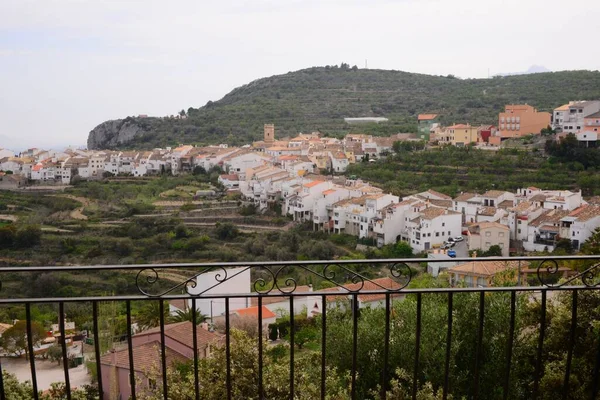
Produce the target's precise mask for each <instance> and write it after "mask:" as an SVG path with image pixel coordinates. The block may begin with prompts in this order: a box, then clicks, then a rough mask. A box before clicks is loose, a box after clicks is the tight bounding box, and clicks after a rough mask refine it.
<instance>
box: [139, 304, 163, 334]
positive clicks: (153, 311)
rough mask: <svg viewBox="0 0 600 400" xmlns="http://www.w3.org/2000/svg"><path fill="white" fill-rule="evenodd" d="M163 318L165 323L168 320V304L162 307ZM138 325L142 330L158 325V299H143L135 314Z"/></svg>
mask: <svg viewBox="0 0 600 400" xmlns="http://www.w3.org/2000/svg"><path fill="white" fill-rule="evenodd" d="M163 318H164V321H165V323H166V322H167V321H168V320H169V306H168V305H167V306H165V307H163ZM136 321H137V323H138V326H139V327H140V329H142V330H146V329H150V328H154V327H156V326H159V325H160V304H159V302H158V301H145V302H144V305H143V306H142V307H141V308H140V309H139V311H138V313H137V315H136Z"/></svg>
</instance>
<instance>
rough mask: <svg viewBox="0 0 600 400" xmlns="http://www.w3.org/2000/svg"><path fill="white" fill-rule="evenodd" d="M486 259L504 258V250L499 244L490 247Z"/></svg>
mask: <svg viewBox="0 0 600 400" xmlns="http://www.w3.org/2000/svg"><path fill="white" fill-rule="evenodd" d="M485 257H502V248H501V247H500V246H498V245H497V244H495V245H493V246H490V248H489V249H488V251H486V252H485Z"/></svg>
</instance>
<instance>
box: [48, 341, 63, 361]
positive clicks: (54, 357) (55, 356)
mask: <svg viewBox="0 0 600 400" xmlns="http://www.w3.org/2000/svg"><path fill="white" fill-rule="evenodd" d="M46 355H47V356H48V358H49V359H50V361H56V362H58V365H60V363H61V361H62V359H63V353H62V348H61V346H60V345H58V344H55V345H54V346H51V347H49V348H48V350H47V351H46Z"/></svg>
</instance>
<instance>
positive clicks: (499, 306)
mask: <svg viewBox="0 0 600 400" xmlns="http://www.w3.org/2000/svg"><path fill="white" fill-rule="evenodd" d="M599 261H600V256H562V257H517V258H514V257H513V258H502V257H491V258H476V259H473V258H464V259H461V258H455V259H449V260H443V259H385V260H329V261H295V262H261V263H259V262H249V263H207V264H157V265H155V264H144V265H107V266H46V267H22V266H20V267H16V266H15V267H1V268H0V280H1V281H2V284H3V285H2V287H3V288H4V289H3V290H1V291H0V296H2V294H3V293H4V297H3V298H0V306H1V308H7V307H12V308H13V311H14V308H15V307H17V308H18V307H22V308H23V309H24V315H25V322H26V327H25V329H26V335H25V339H24V340H25V345H24V352H25V354H28V355H30V357H29V369H30V372H31V398H33V399H38V398H41V394H40V393H41V391H40V389H43V388H42V387H41V385H40V380H39V379H38V375H37V374H39V373H41V372H40V371H39V370H38V369H37V368H36V364H38V363H39V362H40V361H39V360H38V359H36V357H35V354H36V352H39V351H36V347H38V344H37V343H36V336H35V333H34V329H33V325H34V324H35V323H36V322H35V316H34V315H33V308H34V307H37V306H39V305H44V304H45V305H48V304H54V305H56V306H57V318H58V321H59V329H58V333H59V337H60V338H61V340H59V341H58V344H59V347H60V351H61V353H62V366H61V368H62V370H63V371H62V372H63V375H64V379H63V382H64V398H67V399H71V398H74V397H73V396H74V392H75V391H76V390H79V389H75V388H74V387H72V385H71V383H70V368H69V352H68V347H69V343H67V340H66V337H67V332H66V329H65V319H66V318H65V317H68V315H66V311H67V309H68V308H70V307H72V306H73V305H77V304H78V305H87V306H89V307H90V309H91V315H90V319H91V327H90V331H91V332H90V333H89V335H88V339H89V340H90V342H92V343H93V350H92V353H93V354H91V355H90V360H91V361H92V364H93V365H90V368H95V370H96V376H97V382H96V383H95V384H96V385H97V389H98V392H99V394H98V395H96V396H99V398H100V399H112V398H113V397H111V396H115V393H118V395H120V396H123V398H127V397H128V396H131V397H130V398H133V399H136V398H144V399H148V398H152V399H154V398H163V399H180V398H181V399H184V398H185V399H188V398H196V399H200V398H205V394H206V393H208V392H210V393H212V394H211V396H208V398H227V399H248V398H258V399H273V398H274V399H278V398H290V399H295V398H302V399H304V398H322V399H325V398H336V399H347V398H348V399H358V398H361V399H362V398H382V399H385V398H413V399H414V398H425V395H426V393H428V392H434V393H437V394H436V396H439V397H441V398H443V399H446V398H449V396H453V398H463V397H464V398H490V399H492V398H493V399H496V398H504V399H506V398H518V399H530V398H531V399H534V398H542V397H544V396H549V395H550V394H552V395H553V396H562V398H591V399H595V398H597V395H598V391H599V382H600V376H599V369H600V328H599V327H598V324H597V323H598V320H600V292H599V291H598V289H599V288H600V263H599ZM428 262H435V263H444V262H450V263H452V265H454V264H456V263H458V264H461V265H462V264H466V263H471V264H472V268H473V274H474V276H476V274H477V273H480V271H479V270H476V269H477V264H478V263H486V262H492V263H495V265H499V264H498V263H500V264H502V263H504V264H503V265H504V266H505V268H504V269H502V268H500V269H497V272H498V274H497V276H496V277H495V278H494V279H498V280H497V282H496V284H497V285H498V284H499V285H502V286H492V287H485V288H472V287H466V285H463V284H461V285H459V286H454V287H450V286H444V285H441V284H440V282H443V281H441V280H440V281H438V282H437V283H436V284H435V285H434V287H423V286H424V285H423V283H422V282H424V281H423V280H421V279H422V278H420V277H419V276H418V274H417V272H418V270H419V268H422V264H423V263H428ZM471 264H468V265H471ZM569 271H571V272H570V273H567V272H569ZM105 272H115V273H116V272H121V273H122V274H123V276H128V277H130V279H131V281H132V285H131V287H132V289H130V290H127V289H123V293H115V294H110V295H109V294H107V295H103V296H95V295H94V296H86V297H27V298H15V297H14V296H6V294H5V292H6V290H7V289H8V288H11V290H13V291H14V290H15V288H16V287H17V286H18V285H19V284H23V285H30V284H32V281H33V280H35V279H39V277H40V276H41V275H42V274H45V275H48V274H49V275H52V274H56V275H60V274H63V273H70V274H75V275H76V274H84V273H105ZM511 272H514V273H511ZM449 273H450V274H452V273H453V272H452V269H450V272H449ZM461 273H462V274H468V273H469V271H468V270H463V271H462V272H461ZM527 273H530V274H531V275H530V276H529V277H527V276H524V274H525V275H526V274H527ZM244 277H245V278H244ZM242 278H244V279H246V280H247V283H248V285H247V286H245V287H244V286H243V285H242V286H240V285H239V282H240V279H242ZM490 279H492V278H490ZM302 281H304V282H306V283H308V282H313V283H314V285H313V286H306V285H304V286H302V285H301V283H303V282H302ZM447 281H448V279H447V280H446V282H447ZM234 282H238V283H236V284H235V285H234V284H233V283H234ZM528 283H529V284H530V285H531V286H528V285H527V284H528ZM229 285H231V286H229ZM224 288H226V291H225V292H226V294H223V293H224V291H223V289H224ZM234 289H235V290H234ZM174 300H185V301H187V302H189V303H190V306H191V321H192V322H193V323H190V324H189V327H188V328H187V329H188V332H187V334H189V338H191V339H190V342H189V343H187V346H189V347H190V352H189V354H188V355H187V358H188V359H189V362H190V364H189V365H190V369H189V375H187V376H188V377H189V379H187V380H186V379H183V378H181V377H182V375H181V374H183V372H181V371H179V372H174V371H175V370H176V368H172V365H171V364H170V360H169V357H170V355H172V354H174V353H176V352H180V353H181V351H182V350H180V349H179V348H177V349H171V347H170V346H171V345H172V343H173V340H171V339H170V337H171V336H170V335H171V330H170V329H171V328H170V325H169V324H168V318H169V315H168V312H167V310H169V304H168V302H173V301H174ZM107 302H109V303H118V304H120V305H123V309H124V319H125V320H126V326H127V328H126V333H125V334H124V339H125V341H126V343H127V345H126V347H125V350H123V351H125V353H123V354H126V357H124V358H123V360H121V364H119V365H120V366H119V365H117V364H118V362H117V361H114V362H113V361H111V358H113V359H115V360H116V358H117V355H114V356H113V355H111V354H113V353H110V352H105V351H104V350H103V349H102V346H101V345H100V342H101V341H102V340H103V338H106V335H107V333H106V332H105V331H104V329H105V326H104V325H103V324H104V322H105V321H104V320H102V318H101V317H102V316H101V312H100V309H101V307H103V305H104V304H107ZM137 302H143V303H144V304H154V305H156V310H157V314H158V316H157V327H156V328H155V329H154V330H149V331H147V332H154V334H155V335H156V337H158V339H157V342H156V343H157V345H156V346H157V347H158V348H157V349H156V350H157V351H156V352H155V356H156V365H155V366H156V367H157V368H155V372H154V375H152V372H151V370H152V368H151V365H136V363H139V362H140V358H136V357H137V356H136V357H134V355H135V354H136V353H135V352H136V348H137V347H136V342H137V341H138V338H139V337H140V335H143V334H144V333H143V332H142V333H137V334H136V333H134V332H132V329H131V327H132V326H134V322H135V320H136V316H135V315H134V313H133V312H132V308H133V305H134V303H136V304H137ZM201 302H204V303H205V304H208V303H210V307H211V313H212V307H213V302H214V303H216V302H219V304H221V305H223V311H224V312H223V313H222V315H218V316H217V315H211V319H217V318H219V319H221V320H222V328H220V329H219V328H217V331H216V332H215V333H212V334H213V335H216V336H215V337H217V338H218V339H216V340H215V341H214V342H212V343H211V346H212V347H202V346H203V345H201V344H200V343H199V340H201V338H202V335H201V334H199V331H200V330H202V329H205V328H204V327H202V326H201V325H198V324H197V322H199V320H200V317H201V316H200V309H199V304H200V303H201ZM241 303H245V304H254V305H256V308H255V309H253V310H254V314H252V317H251V318H255V319H254V320H253V321H254V325H252V327H251V329H250V333H248V332H246V334H245V335H246V336H244V335H242V336H240V334H239V333H238V332H240V331H239V329H241V330H244V329H246V331H248V325H246V326H245V328H244V327H239V326H238V325H237V324H238V322H239V321H238V319H239V318H241V317H240V315H242V312H241V311H236V310H237V309H238V306H239V305H240V304H241ZM273 304H277V305H278V306H281V305H284V306H286V307H287V309H288V310H289V311H290V312H289V317H288V320H286V321H287V322H286V324H287V325H285V330H286V331H287V333H283V332H282V330H279V334H277V332H276V333H275V335H274V336H273V335H272V333H273V332H272V330H273V329H275V328H277V327H275V328H274V327H273V326H272V325H271V326H269V329H270V331H269V336H270V337H271V339H273V341H272V340H270V339H269V338H267V337H266V333H265V317H266V315H265V314H269V316H270V315H271V314H272V311H271V310H269V308H268V307H269V306H270V305H271V306H272V305H273ZM303 304H307V305H308V307H307V309H305V308H304V307H299V305H303ZM561 307H562V308H561ZM565 307H566V308H565ZM311 308H312V309H311ZM299 309H300V311H298V310H299ZM563 309H564V310H563ZM294 310H295V311H294ZM565 310H567V311H568V312H566V311H565ZM232 311H236V312H237V313H238V314H235V313H232ZM304 315H308V318H307V317H305V316H304ZM307 321H309V322H307ZM234 328H236V329H234ZM277 329H281V326H279V328H277ZM308 329H310V333H311V336H310V343H312V345H311V346H310V348H309V347H308V345H307V346H306V347H305V346H304V345H305V344H306V343H308V342H307V335H308V333H309V332H308V331H307V330H308ZM219 330H221V333H218V332H219ZM252 330H254V331H253V332H254V335H252ZM202 332H203V331H202ZM179 334H182V335H183V334H186V332H179ZM203 334H205V333H203ZM249 338H250V339H249ZM178 340H179V339H178ZM242 343H253V344H252V346H255V347H253V348H252V351H250V352H248V351H246V350H244V349H242V348H241V347H240V346H241V344H242ZM277 343H279V344H283V346H279V347H277V346H276V344H277ZM2 344H3V345H5V344H6V341H4V342H3V343H2ZM209 348H212V351H211V352H209V351H208V350H207V349H209ZM275 348H277V349H278V351H279V353H277V354H278V355H277V356H276V357H275V356H272V355H271V353H270V352H271V351H274V350H273V349H275ZM282 349H284V350H282ZM282 352H283V353H282ZM4 353H6V351H4ZM209 353H212V354H209ZM115 354H116V353H115ZM181 354H182V353H181ZM181 354H179V355H178V356H177V357H179V358H181V357H183V356H182V355H181ZM177 357H176V358H177ZM219 357H221V358H219ZM211 359H214V360H219V359H221V360H222V364H218V362H217V361H214V362H213V363H212V364H207V363H209V362H212V361H207V360H211ZM145 360H147V357H146V358H145ZM316 360H318V362H315V361H316ZM1 364H2V363H0V368H2V365H1ZM219 365H221V366H222V368H223V369H222V370H218V368H217V367H218V366H219ZM142 367H143V368H146V369H147V370H148V371H142V369H141V368H142ZM209 367H210V368H212V369H211V370H210V371H209V372H206V371H205V370H204V368H209ZM119 368H120V369H119ZM3 369H6V367H5V368H3ZM115 370H118V371H121V370H123V371H125V372H127V375H126V377H127V378H126V380H127V382H126V384H123V383H121V384H120V385H119V384H117V383H118V379H119V378H118V377H119V375H118V374H117V375H115ZM282 370H284V374H283V375H281V374H279V375H278V374H277V371H279V372H281V371H282ZM111 371H112V372H111ZM118 371H117V372H118ZM311 371H312V372H311ZM315 371H316V372H315ZM111 373H112V375H111ZM2 376H3V375H2V374H0V398H1V399H5V398H6V397H7V395H8V394H9V393H8V392H7V391H6V390H7V388H6V387H5V386H4V380H3V379H2ZM115 376H116V378H115ZM124 376H125V375H124ZM282 376H283V378H282ZM109 377H111V378H110V380H109ZM274 377H277V378H278V379H283V380H284V381H285V382H286V383H285V385H284V388H282V387H281V386H280V384H281V382H280V381H278V382H276V384H272V382H271V381H269V379H275V378H274ZM211 379H212V381H211ZM311 379H314V380H311ZM115 382H117V383H115ZM186 385H188V386H186ZM186 387H187V388H188V389H189V392H187V393H188V394H187V395H185V394H182V395H181V397H178V396H179V395H178V394H177V393H186V392H185V388H186ZM215 390H217V391H218V390H221V392H217V393H221V395H219V394H217V395H215V394H214V393H215ZM119 391H120V392H119ZM148 393H150V395H149V394H148ZM189 393H191V395H190V394H189ZM148 396H150V397H148ZM152 396H154V397H152ZM186 396H187V397H186ZM190 396H191V397H190ZM403 396H404V397H403ZM439 397H435V398H439ZM60 398H63V397H60ZM96 398H98V397H96ZM427 398H433V397H427Z"/></svg>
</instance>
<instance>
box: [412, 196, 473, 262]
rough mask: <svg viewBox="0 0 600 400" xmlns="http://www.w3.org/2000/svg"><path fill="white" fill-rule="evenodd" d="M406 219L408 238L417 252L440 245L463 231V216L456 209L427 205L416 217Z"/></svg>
mask: <svg viewBox="0 0 600 400" xmlns="http://www.w3.org/2000/svg"><path fill="white" fill-rule="evenodd" d="M413 207H414V205H413ZM405 219H407V221H405V222H406V228H405V233H406V238H407V239H408V242H409V243H410V245H411V247H412V248H413V250H415V251H416V252H420V251H426V250H429V249H432V248H434V247H439V246H441V245H442V244H443V243H444V241H446V240H447V239H448V238H450V237H455V236H459V235H461V233H462V232H461V227H462V216H461V214H460V213H459V212H456V211H449V210H444V209H441V208H437V207H427V208H425V209H423V210H422V211H419V212H418V213H416V216H414V218H413V217H412V216H407V217H405Z"/></svg>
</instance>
